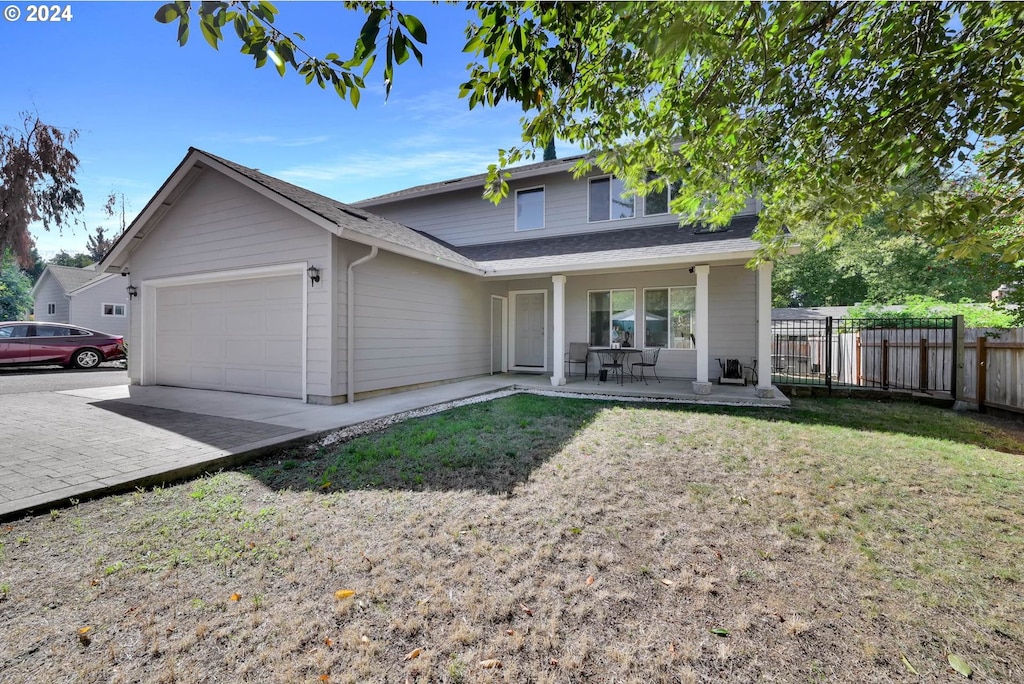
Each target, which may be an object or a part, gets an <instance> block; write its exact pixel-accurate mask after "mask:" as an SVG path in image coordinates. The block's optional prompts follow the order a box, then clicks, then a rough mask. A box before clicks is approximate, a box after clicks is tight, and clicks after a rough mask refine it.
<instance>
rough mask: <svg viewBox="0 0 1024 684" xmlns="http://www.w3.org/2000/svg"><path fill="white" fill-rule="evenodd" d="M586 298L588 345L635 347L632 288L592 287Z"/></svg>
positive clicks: (634, 296) (633, 292)
mask: <svg viewBox="0 0 1024 684" xmlns="http://www.w3.org/2000/svg"><path fill="white" fill-rule="evenodd" d="M589 299H590V340H589V342H590V346H591V347H607V346H610V345H611V343H613V342H617V343H618V344H621V345H622V346H623V347H633V346H636V290H596V291H591V292H590V293H589Z"/></svg>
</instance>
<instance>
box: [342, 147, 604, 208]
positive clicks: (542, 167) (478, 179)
mask: <svg viewBox="0 0 1024 684" xmlns="http://www.w3.org/2000/svg"><path fill="white" fill-rule="evenodd" d="M586 157H587V155H585V154H577V155H574V156H571V157H564V158H562V159H551V160H550V161H542V162H537V163H535V164H524V165H523V166H515V167H512V168H509V169H506V171H507V172H508V173H510V174H512V177H511V178H510V179H509V180H520V179H523V178H531V177H533V176H542V175H545V174H549V173H552V172H554V171H566V172H568V171H569V169H571V168H572V167H573V166H575V165H576V162H578V161H579V160H581V159H585V158H586ZM486 180H487V174H486V173H478V174H476V175H473V176H464V177H462V178H453V179H451V180H445V181H439V182H437V183H425V184H423V185H416V186H413V187H411V188H405V189H403V190H396V191H395V192H389V193H386V194H384V195H377V196H376V197H369V198H367V199H363V200H359V201H358V202H353V203H352V206H355V207H372V206H376V205H378V204H387V203H388V202H396V201H399V200H406V199H412V198H414V197H426V196H428V195H437V194H440V193H442V192H451V191H453V190H466V189H470V188H480V189H482V188H483V185H484V181H486Z"/></svg>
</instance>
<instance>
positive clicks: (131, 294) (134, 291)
mask: <svg viewBox="0 0 1024 684" xmlns="http://www.w3.org/2000/svg"><path fill="white" fill-rule="evenodd" d="M124 289H125V291H126V292H127V293H128V299H134V298H135V297H138V296H139V288H137V287H135V286H134V285H129V286H128V287H126V288H124Z"/></svg>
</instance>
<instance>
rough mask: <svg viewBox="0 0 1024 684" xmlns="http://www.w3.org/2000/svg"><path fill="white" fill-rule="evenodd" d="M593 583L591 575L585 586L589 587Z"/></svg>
mask: <svg viewBox="0 0 1024 684" xmlns="http://www.w3.org/2000/svg"><path fill="white" fill-rule="evenodd" d="M593 583H594V576H593V575H591V576H590V577H588V578H587V586H588V587H589V586H590V585H591V584H593Z"/></svg>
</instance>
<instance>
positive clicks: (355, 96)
mask: <svg viewBox="0 0 1024 684" xmlns="http://www.w3.org/2000/svg"><path fill="white" fill-rule="evenodd" d="M348 96H349V99H351V100H352V108H353V109H356V108H358V107H359V97H360V95H359V88H352V89H351V90H349V93H348Z"/></svg>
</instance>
